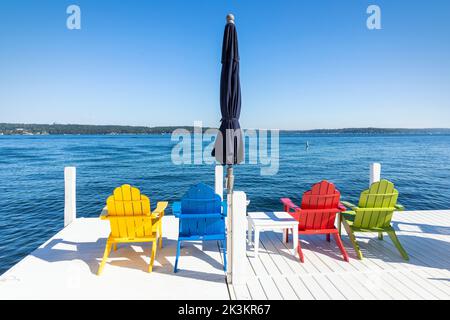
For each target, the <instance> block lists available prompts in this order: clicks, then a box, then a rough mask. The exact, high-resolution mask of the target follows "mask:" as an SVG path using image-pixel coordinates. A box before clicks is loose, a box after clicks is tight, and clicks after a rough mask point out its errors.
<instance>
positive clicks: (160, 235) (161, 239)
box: [158, 222, 163, 249]
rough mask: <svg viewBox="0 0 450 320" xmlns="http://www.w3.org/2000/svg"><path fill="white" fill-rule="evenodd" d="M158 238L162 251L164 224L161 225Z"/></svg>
mask: <svg viewBox="0 0 450 320" xmlns="http://www.w3.org/2000/svg"><path fill="white" fill-rule="evenodd" d="M158 236H159V248H160V249H162V247H163V238H162V223H161V222H160V223H159V228H158Z"/></svg>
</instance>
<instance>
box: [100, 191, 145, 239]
mask: <svg viewBox="0 0 450 320" xmlns="http://www.w3.org/2000/svg"><path fill="white" fill-rule="evenodd" d="M106 205H107V208H108V216H110V217H111V218H110V224H111V234H112V236H113V237H117V238H136V237H145V236H150V235H151V234H152V220H151V217H150V214H151V210H150V199H149V198H148V197H146V196H145V195H143V194H141V192H140V191H139V189H137V188H134V187H132V186H130V185H128V184H125V185H123V186H121V187H118V188H116V189H115V190H114V192H113V195H112V196H110V197H109V198H108V200H107V201H106ZM114 216H118V217H129V218H127V219H114Z"/></svg>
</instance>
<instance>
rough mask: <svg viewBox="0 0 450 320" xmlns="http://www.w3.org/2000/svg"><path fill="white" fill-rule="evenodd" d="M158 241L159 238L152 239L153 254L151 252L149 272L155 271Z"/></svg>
mask: <svg viewBox="0 0 450 320" xmlns="http://www.w3.org/2000/svg"><path fill="white" fill-rule="evenodd" d="M156 242H157V239H155V241H152V254H151V258H150V265H149V266H148V272H150V273H151V272H152V271H153V263H154V262H155V256H156Z"/></svg>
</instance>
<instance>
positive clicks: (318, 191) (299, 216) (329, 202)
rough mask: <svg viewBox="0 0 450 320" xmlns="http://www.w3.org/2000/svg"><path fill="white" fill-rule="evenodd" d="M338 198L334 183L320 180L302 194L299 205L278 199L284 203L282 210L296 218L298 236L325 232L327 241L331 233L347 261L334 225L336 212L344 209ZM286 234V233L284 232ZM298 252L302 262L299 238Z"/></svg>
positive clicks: (339, 195)
mask: <svg viewBox="0 0 450 320" xmlns="http://www.w3.org/2000/svg"><path fill="white" fill-rule="evenodd" d="M340 198H341V193H340V192H339V190H337V189H336V187H335V186H334V184H332V183H330V182H328V181H322V182H319V183H316V184H315V185H314V186H313V187H312V188H311V190H309V191H307V192H305V193H304V194H303V198H302V204H301V206H300V207H299V206H297V205H295V204H294V203H293V202H292V201H291V200H290V199H289V198H281V199H280V200H281V202H282V203H283V205H284V211H286V212H288V213H289V214H291V215H292V217H294V218H295V219H296V220H298V222H299V224H298V233H299V236H300V235H302V234H326V236H327V241H330V235H333V237H334V239H335V240H336V243H337V245H338V247H339V249H340V250H341V252H342V255H343V256H344V260H345V261H348V254H347V251H345V248H344V245H343V244H342V240H341V238H340V236H339V231H338V229H337V228H336V227H335V225H334V222H335V218H336V214H337V213H339V212H342V211H345V210H346V209H345V207H344V206H343V205H342V204H341V203H340ZM287 236H288V233H286V237H287ZM286 241H287V239H286ZM298 254H299V256H300V261H301V262H304V257H303V252H302V249H301V246H300V239H299V241H298Z"/></svg>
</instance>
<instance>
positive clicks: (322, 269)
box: [0, 210, 450, 300]
mask: <svg viewBox="0 0 450 320" xmlns="http://www.w3.org/2000/svg"><path fill="white" fill-rule="evenodd" d="M394 224H395V226H396V228H397V229H398V230H399V232H398V236H399V239H400V241H401V242H402V244H403V246H404V247H405V249H406V251H407V252H408V253H409V255H410V258H411V259H410V261H409V262H405V261H403V260H402V259H401V257H400V255H399V254H398V252H397V251H396V249H395V247H394V246H393V245H392V243H391V242H390V239H389V238H388V237H386V238H385V240H384V241H379V240H378V239H377V237H376V235H370V234H365V235H364V234H361V235H358V241H359V242H360V244H361V248H362V250H363V254H364V255H365V259H364V260H362V261H360V260H357V259H356V258H355V253H354V251H353V249H352V246H351V244H350V241H349V240H348V238H347V237H346V235H343V241H344V244H345V247H346V249H347V250H348V252H349V255H350V263H346V262H344V261H343V260H342V258H341V255H340V253H339V250H338V249H337V247H336V245H335V243H334V242H333V241H332V242H331V243H328V242H326V241H325V237H324V236H323V237H321V236H315V237H314V236H312V237H302V241H303V242H302V247H303V250H304V254H305V263H304V264H301V263H300V262H299V261H298V260H297V259H296V258H294V257H293V256H292V255H291V252H290V248H291V244H288V245H287V246H286V245H285V244H284V243H283V242H282V241H281V232H270V231H268V232H262V233H261V246H260V252H259V258H254V257H253V252H252V251H251V250H248V251H247V253H248V254H247V255H248V257H247V259H246V261H243V263H246V266H247V270H248V278H247V282H246V283H245V284H243V285H239V286H230V287H228V286H227V284H226V282H225V275H224V272H223V271H222V258H221V255H220V254H219V252H218V248H217V245H216V243H215V242H205V244H204V245H202V244H201V243H195V244H192V245H186V246H185V247H184V248H183V250H182V256H181V258H180V268H181V270H180V271H179V273H177V274H174V273H173V263H174V260H175V248H176V236H177V229H178V222H177V220H176V219H175V218H174V217H165V218H164V229H165V230H164V241H165V247H164V248H163V249H162V250H159V251H158V253H157V257H156V261H155V266H154V269H153V273H151V274H149V273H147V272H146V270H147V266H148V262H149V251H150V250H149V248H148V244H146V245H145V247H144V246H140V245H133V246H128V245H122V246H119V250H118V251H117V252H113V253H112V254H111V256H110V260H109V261H108V263H107V265H106V266H105V269H104V271H103V274H102V275H101V276H100V277H99V276H97V275H96V272H97V268H98V265H99V262H100V260H101V257H102V254H103V250H104V243H105V241H106V237H107V236H108V233H109V225H108V222H105V221H100V219H95V218H93V219H77V220H75V221H74V222H72V223H71V224H70V225H69V226H68V227H67V228H65V229H63V230H62V231H61V232H59V233H58V234H56V235H55V236H54V237H52V238H51V239H50V240H48V241H47V242H45V243H44V244H43V245H42V246H41V247H40V248H38V249H37V250H36V251H34V252H32V253H31V254H30V255H29V256H27V257H25V258H24V259H23V260H22V261H20V262H19V263H18V264H17V265H15V266H14V267H13V268H11V269H10V270H9V271H7V272H6V273H5V274H3V275H2V276H0V299H18V298H22V299H184V300H185V299H199V300H206V299H450V210H448V211H416V212H402V213H396V214H395V215H394ZM249 249H250V248H249ZM143 250H145V252H144V251H143Z"/></svg>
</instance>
